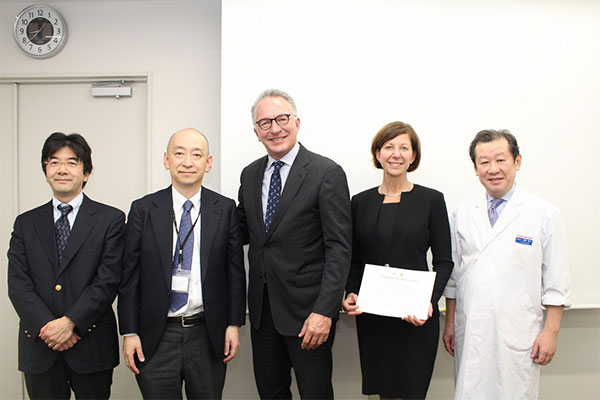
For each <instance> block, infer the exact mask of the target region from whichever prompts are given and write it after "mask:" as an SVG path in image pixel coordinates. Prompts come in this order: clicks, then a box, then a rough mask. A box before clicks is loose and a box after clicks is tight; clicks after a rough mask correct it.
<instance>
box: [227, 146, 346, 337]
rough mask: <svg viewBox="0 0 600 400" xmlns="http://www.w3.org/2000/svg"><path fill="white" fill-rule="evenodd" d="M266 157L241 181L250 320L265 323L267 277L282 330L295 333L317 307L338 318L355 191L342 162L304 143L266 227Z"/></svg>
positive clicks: (244, 173)
mask: <svg viewBox="0 0 600 400" xmlns="http://www.w3.org/2000/svg"><path fill="white" fill-rule="evenodd" d="M267 160H268V158H267V156H265V157H263V158H260V159H258V160H256V161H254V162H253V163H252V164H250V165H248V166H247V167H246V168H245V169H244V170H243V171H242V175H241V185H240V189H239V204H238V215H239V217H240V226H241V228H242V229H241V230H242V237H243V241H244V243H249V244H250V247H249V251H248V259H249V262H250V271H249V278H248V279H249V283H248V306H249V309H250V322H251V323H252V326H253V327H255V328H258V327H259V326H260V318H261V311H262V301H263V286H264V284H265V282H266V285H267V287H268V291H269V301H270V306H271V310H272V314H273V321H274V323H275V327H276V328H277V331H278V332H279V333H280V334H282V335H287V336H295V335H298V333H300V330H301V329H302V325H303V324H304V321H305V320H306V318H307V317H308V316H309V314H310V313H311V312H315V313H318V314H321V315H325V316H328V317H331V318H333V319H337V318H338V314H339V308H340V301H341V299H342V295H343V291H344V284H345V283H346V278H347V275H348V269H349V267H350V252H351V234H352V233H351V230H352V228H351V218H350V196H349V194H348V184H347V182H346V175H345V174H344V171H343V170H342V168H341V167H340V166H339V165H337V164H336V163H334V162H333V161H331V160H330V159H328V158H325V157H322V156H320V155H318V154H315V153H312V152H310V151H308V150H306V148H304V147H303V146H302V145H300V150H299V151H298V155H297V156H296V159H295V160H294V163H293V165H292V167H291V169H290V173H289V175H288V178H287V181H286V183H285V187H284V188H283V191H282V193H281V198H280V200H279V204H278V205H277V209H276V211H275V215H274V216H273V222H272V223H271V226H270V228H269V232H267V233H265V225H264V218H263V211H262V181H263V176H264V172H265V168H266V166H267Z"/></svg>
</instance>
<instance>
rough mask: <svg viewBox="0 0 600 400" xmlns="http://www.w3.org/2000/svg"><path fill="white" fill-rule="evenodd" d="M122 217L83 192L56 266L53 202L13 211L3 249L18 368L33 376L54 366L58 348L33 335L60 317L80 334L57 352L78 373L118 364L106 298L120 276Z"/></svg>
mask: <svg viewBox="0 0 600 400" xmlns="http://www.w3.org/2000/svg"><path fill="white" fill-rule="evenodd" d="M124 223H125V215H124V214H123V212H122V211H120V210H117V209H116V208H113V207H109V206H107V205H104V204H100V203H97V202H95V201H93V200H90V199H89V198H88V197H87V196H85V195H84V198H83V202H82V203H81V208H80V209H79V212H78V214H77V217H76V218H75V223H74V225H73V228H72V230H71V234H70V236H69V241H68V242H67V247H66V248H65V250H64V253H63V258H62V261H61V263H60V265H58V253H57V249H56V238H55V234H54V214H53V210H52V202H49V203H46V204H44V205H43V206H40V207H38V208H35V209H33V210H30V211H27V212H25V213H23V214H21V215H19V216H18V217H17V219H16V221H15V225H14V230H13V233H12V237H11V240H10V248H9V250H8V295H9V297H10V300H11V301H12V303H13V305H14V307H15V310H16V311H17V314H18V315H19V318H20V320H21V321H20V329H19V370H21V371H24V372H28V373H32V374H38V373H42V372H45V371H47V370H48V369H49V368H50V367H51V366H52V364H54V361H55V360H56V357H57V355H58V352H56V351H53V350H51V349H50V348H48V346H47V345H46V344H45V343H44V341H43V340H42V339H40V338H39V336H38V335H39V332H40V329H41V328H42V327H43V326H44V325H45V324H46V323H48V322H49V321H51V320H53V319H56V318H60V317H62V316H64V315H66V316H67V317H69V318H70V319H71V320H73V322H75V324H76V327H75V332H76V333H77V334H78V335H79V336H81V340H80V341H79V342H77V343H76V344H75V346H74V347H72V348H71V349H69V350H66V351H64V352H63V354H64V357H65V360H66V362H67V364H68V365H69V367H71V369H73V370H74V371H76V372H78V373H82V374H83V373H92V372H98V371H103V370H107V369H110V368H113V367H115V366H117V365H118V364H119V345H118V336H117V325H116V321H115V315H114V313H113V310H112V303H113V301H114V299H115V297H116V295H117V291H118V289H119V282H120V280H121V256H122V250H123V247H122V236H123V228H124ZM59 285H60V286H59Z"/></svg>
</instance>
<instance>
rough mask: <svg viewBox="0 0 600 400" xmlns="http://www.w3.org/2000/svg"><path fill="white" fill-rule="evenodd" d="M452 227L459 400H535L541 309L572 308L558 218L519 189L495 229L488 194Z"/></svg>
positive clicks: (450, 292) (465, 208) (464, 207)
mask: <svg viewBox="0 0 600 400" xmlns="http://www.w3.org/2000/svg"><path fill="white" fill-rule="evenodd" d="M451 227H452V252H453V259H454V270H453V272H452V277H451V278H450V281H449V282H448V285H447V287H446V291H445V295H446V297H448V298H454V299H456V312H455V323H454V327H455V349H454V367H455V383H456V389H455V398H456V399H477V400H480V399H486V400H493V399H502V400H504V399H507V400H508V399H510V400H516V399H536V398H537V397H538V386H539V374H540V370H539V365H538V364H535V363H534V362H533V361H532V359H531V358H530V353H531V351H532V348H533V343H534V341H535V339H536V337H537V336H538V334H539V333H540V332H541V331H542V328H543V312H542V311H543V308H542V305H556V306H560V305H564V306H565V307H569V306H570V305H571V303H570V302H569V299H568V296H569V294H570V291H571V276H570V272H569V263H568V254H567V241H566V237H565V230H564V228H563V225H562V222H561V218H560V213H559V211H558V209H557V208H556V207H554V206H552V205H551V204H549V203H548V202H546V201H544V200H542V199H540V198H538V197H536V196H534V195H532V194H529V193H527V192H525V191H523V190H521V189H519V188H518V187H515V191H514V192H513V195H512V197H511V198H510V199H509V200H508V202H507V203H506V206H505V208H504V210H503V211H502V213H501V214H500V217H499V218H498V221H497V222H496V224H495V225H494V227H493V228H492V227H491V225H490V222H489V218H488V214H487V199H486V196H485V194H482V195H480V196H476V197H474V198H471V199H470V200H467V201H465V202H464V203H462V204H461V205H460V206H459V207H458V209H457V210H456V212H455V213H454V214H453V217H452V223H451Z"/></svg>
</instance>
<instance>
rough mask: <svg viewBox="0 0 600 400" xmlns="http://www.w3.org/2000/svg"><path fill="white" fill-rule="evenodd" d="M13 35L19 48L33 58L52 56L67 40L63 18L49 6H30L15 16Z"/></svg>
mask: <svg viewBox="0 0 600 400" xmlns="http://www.w3.org/2000/svg"><path fill="white" fill-rule="evenodd" d="M14 36H15V40H16V42H17V44H18V45H19V48H20V49H21V50H23V51H24V52H25V53H27V54H28V55H30V56H31V57H35V58H46V57H50V56H53V55H54V54H56V53H58V52H59V51H60V49H62V47H63V45H64V44H65V42H66V40H67V26H66V24H65V20H64V19H63V17H62V16H61V15H60V14H59V13H58V11H56V10H54V9H53V8H51V7H48V6H44V5H37V6H31V7H28V8H26V9H24V10H23V11H21V13H20V14H19V15H18V16H17V18H16V21H15V26H14Z"/></svg>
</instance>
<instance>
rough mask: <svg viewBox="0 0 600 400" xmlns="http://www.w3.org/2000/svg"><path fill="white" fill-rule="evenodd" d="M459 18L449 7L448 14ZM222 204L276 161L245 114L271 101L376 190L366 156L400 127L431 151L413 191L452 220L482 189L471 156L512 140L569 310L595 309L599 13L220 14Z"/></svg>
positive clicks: (355, 180) (370, 7)
mask: <svg viewBox="0 0 600 400" xmlns="http://www.w3.org/2000/svg"><path fill="white" fill-rule="evenodd" d="M449 3H452V4H449ZM222 4H223V9H222V13H223V20H222V21H223V25H222V77H221V79H222V89H221V90H222V98H221V129H222V132H221V153H222V154H221V160H220V162H221V165H222V169H221V191H222V193H223V194H225V195H226V196H229V197H232V198H237V190H238V186H239V175H240V172H241V170H242V169H243V167H244V166H246V165H247V164H249V163H250V162H251V161H253V160H255V159H256V158H258V157H261V156H263V155H264V154H265V150H264V147H263V146H262V144H260V143H259V142H258V140H257V138H256V136H255V134H254V133H253V131H252V121H251V118H250V111H249V110H250V106H251V105H252V103H253V101H254V99H255V98H256V96H257V95H258V93H259V92H261V91H262V90H263V89H266V88H271V87H277V88H280V89H283V90H285V91H287V92H288V93H290V94H291V95H292V97H294V99H295V101H296V104H297V107H298V113H299V117H300V120H301V127H300V131H299V136H298V138H299V140H300V142H301V143H302V144H304V145H305V146H306V147H307V148H308V149H310V150H312V151H315V152H318V153H320V154H323V155H325V156H328V157H330V158H332V159H333V160H335V161H336V162H338V163H339V164H340V165H341V166H342V167H343V168H344V170H345V171H346V174H347V176H348V181H349V185H350V193H351V194H355V193H358V192H360V191H362V190H365V189H367V188H370V187H373V186H376V185H378V184H379V183H380V181H381V171H379V170H376V169H375V168H373V166H372V164H371V162H370V158H371V155H370V151H369V148H370V143H371V139H372V138H373V136H374V135H375V133H376V132H377V131H378V130H379V128H381V127H382V126H383V125H385V124H386V123H388V122H390V121H395V120H399V121H403V122H407V123H410V124H411V125H412V126H413V127H414V128H415V130H416V132H417V134H418V135H419V137H420V139H421V142H422V159H421V166H420V167H419V169H418V170H417V171H415V172H413V173H411V174H409V179H410V180H411V181H413V182H415V183H418V184H421V185H424V186H429V187H432V188H435V189H437V190H440V191H441V192H443V193H444V195H445V198H446V203H447V206H448V210H449V212H452V210H454V209H455V208H456V207H457V205H458V203H459V202H460V201H462V200H464V199H466V198H468V197H470V196H472V195H474V194H477V193H482V192H483V187H482V186H481V184H480V183H479V181H478V179H477V177H476V176H475V174H474V171H473V166H472V164H471V161H470V159H469V156H468V146H469V143H470V141H471V140H472V138H473V137H474V136H475V134H476V133H477V132H478V131H480V130H482V129H486V128H491V129H509V130H510V131H511V132H512V133H513V134H514V135H515V136H516V137H517V139H518V141H519V145H520V148H521V153H522V156H523V162H522V166H521V171H520V172H518V174H517V183H518V184H519V185H520V186H521V187H523V188H525V189H527V190H528V191H530V192H533V193H536V194H537V195H539V196H541V197H543V198H545V199H547V200H549V201H550V202H551V203H553V204H554V205H556V206H557V207H558V208H559V209H560V210H561V212H562V214H563V216H564V219H565V223H566V226H567V231H568V238H569V251H570V259H571V271H572V277H573V293H572V296H571V300H572V301H573V303H574V305H576V306H581V307H586V306H598V307H600V290H598V289H599V285H600V265H599V263H600V206H599V204H600V201H599V197H600V190H599V189H598V185H599V184H600V167H599V165H600V164H599V163H598V159H599V158H600V157H599V155H598V150H599V149H600V132H599V130H600V129H599V127H600V41H599V40H598V38H599V37H600V3H598V2H588V1H577V2H566V1H565V2H561V1H555V2H542V1H519V2H499V1H498V2H496V1H463V2H444V1H326V2H323V1H320V2H317V1H304V2H297V1H267V0H260V1H253V2H246V1H243V0H224V1H223V3H222Z"/></svg>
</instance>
